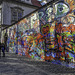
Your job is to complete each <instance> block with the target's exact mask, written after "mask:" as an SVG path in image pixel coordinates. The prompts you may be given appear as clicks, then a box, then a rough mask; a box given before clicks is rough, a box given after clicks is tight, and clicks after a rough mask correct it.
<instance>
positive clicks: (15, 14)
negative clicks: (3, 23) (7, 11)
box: [11, 7, 23, 23]
mask: <svg viewBox="0 0 75 75" xmlns="http://www.w3.org/2000/svg"><path fill="white" fill-rule="evenodd" d="M22 17H23V10H22V9H21V8H19V7H14V8H11V22H12V23H14V22H15V21H18V20H19V19H21V18H22Z"/></svg>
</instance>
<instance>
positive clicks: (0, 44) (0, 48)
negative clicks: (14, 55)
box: [0, 42, 2, 58]
mask: <svg viewBox="0 0 75 75" xmlns="http://www.w3.org/2000/svg"><path fill="white" fill-rule="evenodd" d="M1 47H2V46H1V42H0V58H1Z"/></svg>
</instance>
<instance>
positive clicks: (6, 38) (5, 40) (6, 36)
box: [4, 33, 8, 51]
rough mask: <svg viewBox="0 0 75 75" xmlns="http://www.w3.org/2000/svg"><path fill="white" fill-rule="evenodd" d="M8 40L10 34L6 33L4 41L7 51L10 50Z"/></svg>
mask: <svg viewBox="0 0 75 75" xmlns="http://www.w3.org/2000/svg"><path fill="white" fill-rule="evenodd" d="M7 40H8V35H7V33H5V35H4V43H5V49H6V51H8V50H7Z"/></svg>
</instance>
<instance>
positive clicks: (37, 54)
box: [7, 0, 75, 68]
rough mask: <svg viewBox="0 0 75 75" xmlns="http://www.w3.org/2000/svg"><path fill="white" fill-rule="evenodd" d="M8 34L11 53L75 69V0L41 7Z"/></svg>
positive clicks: (13, 27)
mask: <svg viewBox="0 0 75 75" xmlns="http://www.w3.org/2000/svg"><path fill="white" fill-rule="evenodd" d="M8 34H9V38H8V43H7V44H8V45H9V52H14V53H18V55H26V56H28V57H31V58H34V59H36V60H42V61H51V62H53V63H55V62H56V63H57V64H59V63H60V64H63V63H62V62H64V63H65V62H66V63H67V64H68V65H69V66H70V67H73V68H75V66H74V62H75V4H74V0H64V1H61V0H60V1H59V2H56V3H53V5H50V4H49V5H47V6H45V7H43V8H41V9H39V10H38V11H36V12H35V13H33V14H31V15H29V16H28V17H26V18H24V19H22V20H21V21H19V22H18V23H17V24H15V25H13V26H12V27H10V28H8ZM71 64H72V65H71ZM65 66H66V65H65Z"/></svg>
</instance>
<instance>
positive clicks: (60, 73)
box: [0, 53, 75, 75]
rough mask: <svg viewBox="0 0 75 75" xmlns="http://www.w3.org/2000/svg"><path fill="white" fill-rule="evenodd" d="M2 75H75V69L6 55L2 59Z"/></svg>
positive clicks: (0, 71)
mask: <svg viewBox="0 0 75 75" xmlns="http://www.w3.org/2000/svg"><path fill="white" fill-rule="evenodd" d="M0 75H75V69H74V68H67V67H64V66H61V65H56V64H52V63H50V62H43V61H36V60H34V59H30V58H27V57H25V56H19V55H17V54H9V53H6V57H1V59H0Z"/></svg>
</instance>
